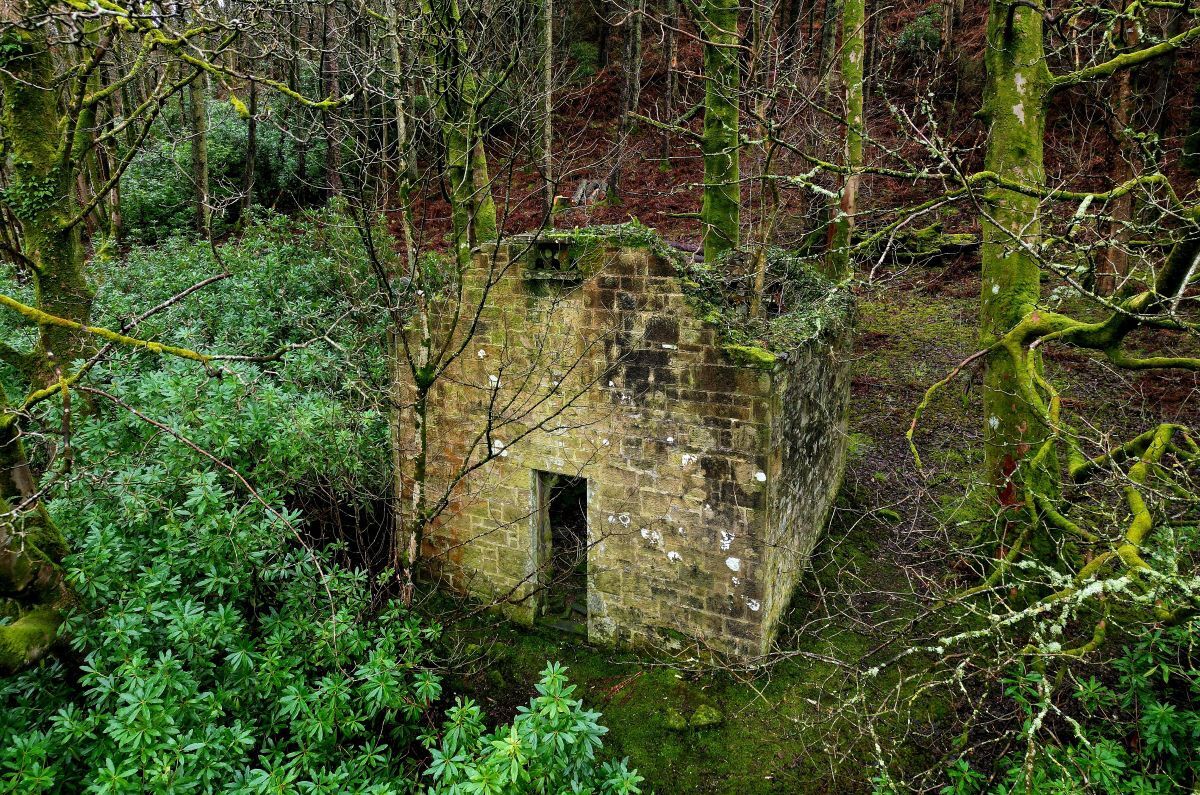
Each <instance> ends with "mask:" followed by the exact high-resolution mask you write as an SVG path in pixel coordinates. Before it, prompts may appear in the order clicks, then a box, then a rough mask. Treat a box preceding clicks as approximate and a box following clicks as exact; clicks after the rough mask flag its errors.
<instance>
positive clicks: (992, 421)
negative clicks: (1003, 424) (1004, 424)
mask: <svg viewBox="0 0 1200 795" xmlns="http://www.w3.org/2000/svg"><path fill="white" fill-rule="evenodd" d="M988 427H989V428H991V429H992V430H993V431H994V430H996V429H997V428H999V427H1000V418H999V417H997V416H996V415H995V414H993V415H992V416H990V417H988Z"/></svg>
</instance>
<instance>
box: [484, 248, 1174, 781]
mask: <svg viewBox="0 0 1200 795" xmlns="http://www.w3.org/2000/svg"><path fill="white" fill-rule="evenodd" d="M978 290H979V279H978V271H977V269H976V268H973V267H972V264H971V263H970V261H969V260H966V261H961V260H960V261H958V262H954V263H947V264H946V265H944V266H941V267H937V268H917V269H910V270H909V271H907V272H906V273H905V274H904V275H902V276H900V277H895V278H892V279H890V280H889V281H888V282H886V283H884V284H880V285H877V286H875V287H863V288H860V289H859V291H858V292H859V294H858V296H857V307H858V308H857V322H856V339H857V342H856V352H855V354H854V355H855V361H854V364H853V368H854V379H853V387H852V388H853V396H852V400H851V419H850V431H851V438H850V461H849V466H848V470H847V473H846V479H845V483H844V486H843V491H842V495H841V497H840V499H839V502H838V506H837V508H836V510H835V513H834V516H833V518H832V521H831V526H830V529H829V532H828V534H827V536H826V538H825V540H824V541H823V543H822V544H821V545H820V546H819V547H818V550H817V554H816V556H815V558H814V561H813V566H812V569H811V570H810V571H809V572H808V573H807V574H806V575H805V577H804V579H803V581H802V582H801V584H800V587H799V588H798V590H797V594H796V598H795V599H794V601H793V604H792V606H791V610H790V612H789V614H788V615H787V616H786V617H785V623H784V626H783V627H782V629H781V631H780V636H779V649H780V655H779V657H780V658H779V660H778V661H776V662H774V663H773V664H771V665H770V666H768V667H766V668H764V669H763V670H761V671H759V672H757V673H755V674H749V673H742V672H736V671H729V670H725V671H720V670H708V671H705V672H698V671H695V670H692V666H689V665H687V664H683V663H680V662H678V661H673V660H670V659H665V658H662V657H653V656H645V655H643V656H638V655H636V654H632V653H626V652H614V651H610V650H604V649H597V648H592V647H589V646H586V645H581V644H580V643H578V642H577V641H575V640H572V639H567V638H563V637H559V636H557V635H555V634H554V633H552V632H548V631H545V630H534V631H527V630H522V629H520V628H516V627H513V626H511V625H508V624H506V623H504V622H503V621H501V620H500V619H498V618H491V617H481V618H477V619H475V621H474V622H473V623H471V624H468V625H463V626H462V631H463V633H464V635H465V636H466V642H472V643H477V644H479V645H480V647H481V648H485V649H486V652H485V653H484V658H483V661H482V664H481V665H480V666H479V670H480V673H478V674H476V675H472V676H467V677H465V678H464V680H463V681H462V682H461V685H462V687H463V689H464V690H465V691H466V692H467V693H468V694H470V695H473V696H474V697H476V698H478V699H479V700H480V701H481V702H482V703H483V705H484V706H485V708H487V709H488V711H489V714H490V715H491V716H492V717H493V719H500V718H505V717H507V716H508V715H510V714H511V712H512V711H513V710H515V708H516V706H517V705H518V704H521V703H526V702H527V701H528V699H529V697H530V695H531V694H532V692H533V684H534V683H535V682H536V680H537V678H538V672H539V671H540V670H541V669H542V668H543V667H544V666H545V664H546V662H547V661H548V660H557V661H560V662H562V663H563V664H565V665H567V666H568V668H569V669H570V671H569V675H570V676H571V678H572V681H574V682H577V683H578V684H579V685H580V691H581V693H582V695H583V697H584V699H585V701H586V702H587V703H588V704H589V706H591V707H592V708H595V709H599V710H601V711H602V712H603V713H604V720H603V722H604V723H605V725H607V726H608V727H609V728H610V731H611V733H610V735H609V737H608V741H607V749H608V751H609V752H611V753H613V754H615V755H617V756H628V757H629V758H630V761H631V763H632V764H633V765H635V766H637V768H638V769H639V770H640V772H641V773H642V775H644V776H645V777H646V779H647V784H648V787H647V790H650V789H651V788H652V789H653V791H655V792H658V793H745V794H747V795H752V794H753V793H784V792H786V793H834V792H836V793H855V792H869V791H870V790H871V784H870V778H871V777H872V776H873V775H874V773H875V769H874V768H873V767H872V762H873V758H872V757H873V754H872V748H871V740H870V738H869V737H867V736H865V735H864V732H863V727H862V725H861V724H860V723H856V722H855V721H854V715H853V714H847V713H845V712H842V711H840V707H841V706H842V704H843V702H844V700H845V698H846V697H847V694H848V693H850V692H852V691H851V686H852V684H853V681H854V675H855V674H856V673H857V672H860V671H861V670H863V669H864V668H865V667H867V666H869V665H872V664H874V663H873V662H872V660H879V659H880V657H881V656H882V654H883V653H882V652H881V651H880V650H881V649H896V648H899V647H901V646H902V645H903V644H905V643H906V642H907V641H908V640H909V639H910V638H912V637H914V636H915V635H916V633H917V632H919V628H914V627H913V626H911V621H910V620H911V618H912V617H913V616H914V615H916V613H917V610H918V608H917V606H916V605H918V604H920V602H921V597H922V596H923V594H922V593H921V589H922V588H929V587H934V586H935V585H937V584H944V583H947V582H949V581H956V582H967V581H969V580H970V578H971V577H972V576H973V574H972V572H971V571H969V570H965V569H963V568H962V567H961V566H960V563H959V561H958V557H957V555H956V553H955V549H954V543H955V542H956V541H958V540H962V539H963V538H965V532H966V531H961V530H957V529H956V528H955V527H954V525H953V521H952V520H953V517H954V515H955V514H956V512H957V509H958V508H960V507H961V506H962V504H963V502H964V499H965V495H967V494H969V493H970V492H971V491H972V488H973V487H974V486H975V485H976V482H977V481H976V478H975V473H976V472H977V471H978V469H979V466H980V460H981V451H980V441H981V437H982V433H981V427H980V426H981V420H980V418H979V408H978V394H977V390H978V385H977V384H976V383H975V377H974V376H973V374H971V373H964V375H963V376H962V377H961V378H960V379H958V380H956V381H955V383H954V384H953V385H952V387H951V388H949V389H946V390H944V391H943V393H942V394H941V395H940V396H939V397H938V398H937V399H936V400H935V401H934V402H933V404H932V405H931V406H930V408H929V409H928V411H927V412H926V414H925V416H924V417H923V419H922V422H921V424H920V426H919V428H918V431H917V434H916V441H917V444H918V447H919V449H920V452H921V455H922V459H923V464H924V469H923V471H918V470H917V468H916V465H915V463H914V461H913V458H912V455H911V452H910V450H909V447H908V442H907V441H906V439H905V437H904V434H905V431H907V429H908V427H909V424H910V423H911V421H912V416H913V410H914V408H915V406H916V405H917V403H918V402H919V401H920V399H921V396H922V395H923V393H924V392H925V390H926V389H927V388H928V387H929V385H930V384H932V383H934V382H935V381H937V380H938V379H940V378H942V377H943V376H944V375H946V373H948V372H949V371H950V370H951V369H952V368H953V367H954V366H955V365H956V364H957V363H959V362H960V361H962V360H963V359H964V358H966V357H967V356H969V355H970V354H971V353H973V352H974V351H975V350H976V347H977V337H978V314H977V306H978ZM1048 368H1049V370H1050V372H1051V373H1052V374H1053V375H1054V377H1055V378H1056V381H1057V382H1058V383H1059V384H1060V385H1061V386H1062V389H1063V390H1064V394H1065V395H1068V396H1070V397H1071V399H1072V400H1076V401H1078V402H1079V404H1085V403H1086V405H1087V406H1088V408H1089V413H1090V416H1092V417H1094V418H1095V421H1096V422H1097V424H1098V425H1102V426H1105V427H1111V428H1114V429H1118V430H1119V431H1124V430H1125V429H1129V428H1134V427H1137V426H1143V427H1144V423H1145V422H1146V421H1148V420H1150V419H1152V418H1153V417H1155V416H1161V414H1162V411H1161V409H1162V403H1163V401H1162V399H1161V398H1162V396H1163V395H1166V396H1167V397H1168V398H1170V396H1171V395H1174V394H1175V393H1176V392H1179V393H1180V394H1192V393H1191V391H1190V390H1191V389H1193V388H1194V386H1195V377H1194V376H1191V375H1188V376H1179V377H1178V378H1177V379H1175V380H1179V379H1183V380H1182V381H1180V383H1178V384H1176V383H1175V381H1174V380H1172V381H1168V382H1167V384H1166V385H1165V386H1156V387H1154V388H1151V386H1148V385H1150V384H1158V383H1159V382H1158V381H1155V380H1152V379H1144V378H1142V377H1141V376H1134V377H1132V378H1125V377H1122V376H1118V375H1114V374H1112V373H1110V372H1109V371H1107V370H1106V369H1105V368H1103V367H1100V366H1098V365H1096V364H1094V363H1091V362H1089V361H1088V360H1086V359H1085V358H1084V357H1080V356H1076V355H1074V354H1071V353H1069V352H1067V353H1056V354H1054V355H1052V356H1050V357H1048ZM1189 379H1190V380H1189ZM1185 382H1186V383H1185ZM1155 390H1157V391H1155ZM1156 399H1157V403H1156ZM1168 403H1169V401H1168ZM1180 405H1181V406H1182V405H1183V404H1180ZM1131 407H1132V408H1134V409H1135V411H1133V412H1132V413H1131V412H1130V408H1131ZM1184 408H1186V407H1184ZM1184 408H1180V411H1183V410H1184ZM1193 413H1194V409H1193ZM914 574H917V575H918V576H915V577H914V576H913V575H914ZM872 655H874V656H872ZM915 662H916V667H918V668H919V667H920V666H921V664H922V663H921V661H915ZM886 684H887V683H886V682H881V683H880V685H881V687H880V692H884V691H885V690H886V687H883V685H886ZM701 705H710V706H712V707H715V708H716V709H718V710H719V711H720V712H721V714H722V717H723V720H722V722H721V723H720V725H718V726H714V727H711V728H706V729H700V730H698V729H692V728H686V729H681V728H680V725H679V724H680V719H681V718H682V719H683V720H684V721H686V720H688V719H689V718H690V717H691V716H692V715H693V714H694V713H695V711H696V710H697V709H698V708H699V707H700V706H701ZM954 709H956V705H955V704H951V703H947V702H945V701H944V700H940V699H937V698H923V699H918V700H916V701H915V702H914V703H913V704H912V705H911V706H910V707H909V708H907V710H906V714H905V717H906V719H907V720H908V721H909V723H908V724H907V725H905V726H903V727H901V726H900V725H899V724H892V725H891V726H890V729H891V731H892V734H891V736H887V737H883V738H881V739H882V741H883V745H884V746H885V747H888V748H889V751H888V752H887V753H888V755H889V761H890V762H891V763H893V764H895V765H897V766H900V767H912V766H921V767H923V766H925V765H929V764H932V763H934V762H936V760H937V758H938V755H939V753H940V752H941V751H942V750H944V749H946V748H947V747H948V745H949V742H950V739H951V738H950V737H948V736H947V734H948V730H949V726H951V725H952V722H949V721H945V720H943V718H944V717H945V716H946V715H947V714H948V713H949V712H951V711H953V710H954ZM881 728H882V729H883V730H889V724H887V723H886V722H885V723H882V724H881ZM902 732H903V733H902Z"/></svg>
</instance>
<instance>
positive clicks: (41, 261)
mask: <svg viewBox="0 0 1200 795" xmlns="http://www.w3.org/2000/svg"><path fill="white" fill-rule="evenodd" d="M27 11H28V9H27V8H26V7H25V4H16V5H9V6H7V7H3V8H0V22H9V21H15V19H19V18H20V17H21V16H22V14H23V13H25V12H27ZM10 17H12V18H10ZM8 36H9V38H10V44H16V45H17V46H18V47H20V48H21V50H22V56H23V57H20V58H12V59H10V60H9V61H8V65H7V68H5V69H4V70H0V127H2V128H3V129H4V130H5V132H6V143H7V146H8V151H7V153H6V154H7V156H8V158H9V162H10V163H12V164H13V168H12V172H11V179H10V183H9V185H8V189H7V190H6V191H5V193H4V195H3V197H2V199H0V200H2V201H4V203H5V205H6V208H7V211H8V213H9V214H11V215H12V216H13V217H15V218H16V219H18V220H19V221H20V223H21V250H22V253H23V254H24V256H25V258H26V259H27V261H28V263H29V265H30V273H31V275H32V278H33V282H34V288H35V298H36V304H37V307H38V308H39V309H41V310H42V311H44V312H46V313H49V314H51V315H55V316H58V317H63V318H66V319H69V320H72V321H76V322H78V323H84V324H86V323H87V322H88V320H89V319H90V315H91V307H92V291H91V289H90V288H89V286H88V284H87V279H86V277H85V274H84V256H83V248H82V245H81V242H80V238H79V224H78V215H79V213H80V212H81V210H82V208H81V207H80V206H79V203H78V201H77V198H76V194H75V191H74V185H73V184H72V183H73V179H74V175H75V170H76V169H75V168H74V166H76V165H77V163H76V161H75V160H74V159H73V153H75V150H74V143H75V141H74V140H73V138H72V136H71V135H70V134H69V132H68V130H69V126H68V125H67V124H65V123H64V119H63V117H62V115H61V111H60V105H59V101H58V94H57V85H58V81H57V75H56V74H55V69H54V62H53V56H52V55H51V53H50V48H49V42H48V41H47V35H46V29H45V28H44V27H42V26H34V27H29V28H22V27H13V28H10V29H9V31H8ZM90 347H91V346H90V339H89V338H88V336H87V335H86V334H84V333H82V332H80V331H77V330H75V329H73V328H64V327H62V326H58V325H53V324H39V327H38V342H37V345H36V347H35V349H34V351H33V353H32V354H30V355H27V356H26V355H20V354H17V353H15V352H14V353H13V355H14V357H15V356H18V355H19V356H20V358H21V359H23V362H24V366H23V367H21V368H20V369H21V374H22V376H24V377H25V378H26V379H28V381H29V382H30V383H31V384H35V385H36V384H47V383H50V382H53V381H55V380H57V378H58V373H59V372H60V371H61V367H62V366H63V365H65V364H66V363H68V362H70V361H71V360H73V359H75V358H78V357H80V356H82V355H84V354H85V353H86V352H87V351H89V350H90ZM25 417H26V414H25V413H24V412H18V411H16V410H14V409H13V408H10V407H9V405H8V403H7V400H6V399H5V398H4V395H3V394H2V391H0V606H2V607H3V608H5V612H7V611H8V609H11V608H12V607H16V612H17V616H16V620H15V621H13V622H12V623H10V624H7V625H5V626H3V627H0V673H9V672H11V671H14V670H17V669H19V668H22V667H24V666H27V665H29V664H31V663H33V662H35V661H36V660H37V659H39V658H40V657H41V656H42V655H43V654H44V653H45V652H46V650H47V649H48V648H49V647H50V644H51V643H52V642H53V640H54V637H55V634H56V632H57V629H58V625H59V622H60V621H61V618H60V616H59V614H58V611H57V609H56V608H58V607H59V606H61V605H62V604H63V603H64V601H65V596H66V589H65V586H64V585H63V582H62V576H61V570H60V569H59V567H58V563H59V561H61V560H62V556H63V555H64V554H65V553H66V545H65V543H64V542H63V538H62V535H61V533H60V532H59V531H58V528H56V527H55V526H54V523H53V522H52V521H50V517H49V516H48V515H47V514H46V512H45V509H44V508H42V506H41V505H40V504H38V503H37V500H36V492H37V489H36V484H35V481H34V476H33V473H32V472H31V469H30V466H29V462H28V460H27V459H26V456H25V450H24V447H23V445H22V442H21V428H20V423H21V422H22V421H23V420H24V418H25Z"/></svg>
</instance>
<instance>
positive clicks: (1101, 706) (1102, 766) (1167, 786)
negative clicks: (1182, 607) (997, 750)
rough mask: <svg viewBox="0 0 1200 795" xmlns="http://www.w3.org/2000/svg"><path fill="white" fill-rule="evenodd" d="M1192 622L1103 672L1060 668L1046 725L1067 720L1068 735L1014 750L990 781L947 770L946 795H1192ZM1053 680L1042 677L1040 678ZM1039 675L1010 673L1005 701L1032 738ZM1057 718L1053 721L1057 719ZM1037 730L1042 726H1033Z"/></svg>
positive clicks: (961, 769)
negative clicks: (1062, 684) (1062, 693)
mask: <svg viewBox="0 0 1200 795" xmlns="http://www.w3.org/2000/svg"><path fill="white" fill-rule="evenodd" d="M1198 643H1200V633H1198V632H1197V628H1196V625H1195V622H1189V623H1187V624H1184V625H1182V626H1178V627H1171V628H1154V629H1151V630H1149V631H1147V632H1146V633H1145V634H1144V635H1142V636H1140V637H1137V638H1133V639H1128V642H1127V645H1126V646H1124V647H1123V648H1122V649H1121V650H1120V652H1119V654H1118V655H1117V656H1116V657H1115V658H1114V659H1113V660H1112V661H1111V662H1110V663H1109V664H1108V665H1106V666H1102V670H1098V671H1097V670H1093V671H1092V672H1085V671H1084V666H1083V665H1082V664H1081V663H1069V662H1067V661H1064V662H1063V665H1065V666H1069V667H1068V668H1067V669H1066V670H1065V671H1064V674H1066V681H1067V682H1068V683H1069V685H1068V687H1067V688H1066V690H1067V693H1068V694H1069V697H1066V698H1063V699H1055V701H1056V704H1057V706H1056V707H1055V708H1054V709H1052V710H1050V712H1049V715H1050V720H1052V721H1053V722H1055V723H1058V722H1059V720H1062V718H1058V716H1065V719H1066V723H1065V724H1064V726H1065V728H1066V730H1065V731H1064V732H1061V733H1057V740H1056V741H1055V740H1052V739H1051V738H1050V736H1049V734H1048V733H1046V732H1043V733H1042V735H1040V736H1037V737H1035V738H1034V741H1035V742H1034V746H1033V747H1034V753H1033V755H1032V756H1028V755H1027V746H1026V743H1025V742H1024V739H1025V738H1024V737H1022V738H1021V739H1022V742H1019V743H1017V744H1016V749H1017V750H1015V751H1012V752H1010V753H1009V754H1008V755H1006V756H1004V757H1003V758H1002V759H1000V760H999V763H998V764H997V765H996V776H995V778H996V779H997V781H994V782H993V783H992V786H991V787H990V788H988V787H987V777H986V776H984V775H983V774H981V773H980V772H978V771H975V770H973V769H972V767H971V765H970V764H968V762H967V761H966V760H962V759H960V760H956V761H955V763H954V764H953V765H952V766H951V767H950V768H949V769H948V770H947V778H948V779H949V781H950V783H949V785H948V786H946V787H945V788H944V789H942V793H944V794H945V795H971V794H972V793H982V792H985V791H986V792H989V793H998V794H999V795H1010V794H1011V795H1017V794H1018V793H1024V792H1028V791H1032V792H1038V793H1048V794H1053V793H1063V795H1066V794H1067V793H1082V792H1096V793H1110V794H1111V795H1128V794H1130V793H1136V794H1137V795H1151V794H1152V793H1153V794H1155V795H1157V794H1158V793H1163V794H1165V793H1168V792H1191V791H1193V790H1194V789H1195V787H1196V785H1197V783H1198V782H1200V756H1198V755H1197V754H1196V747H1197V741H1198V739H1200V666H1197V662H1196V657H1195V655H1196V647H1197V644H1198ZM1045 675H1046V676H1049V675H1051V674H1050V673H1047V674H1045ZM1043 676H1044V674H1043V673H1042V672H1040V671H1037V670H1023V671H1014V672H1012V674H1011V675H1010V676H1009V678H1008V679H1007V688H1006V693H1007V694H1008V696H1009V697H1010V698H1011V699H1012V700H1013V701H1015V703H1016V704H1017V706H1018V708H1019V709H1020V711H1021V713H1022V714H1023V715H1024V724H1023V728H1022V730H1021V733H1022V735H1025V734H1026V733H1027V732H1029V731H1037V728H1032V729H1031V728H1030V727H1031V726H1034V725H1035V724H1034V717H1035V715H1038V714H1040V713H1042V712H1043V708H1042V698H1041V697H1040V695H1039V691H1041V690H1043V689H1044V688H1042V687H1040V685H1041V684H1042V681H1043ZM1056 718H1058V719H1057V720H1056ZM1037 724H1038V725H1040V724H1041V721H1038V722H1037Z"/></svg>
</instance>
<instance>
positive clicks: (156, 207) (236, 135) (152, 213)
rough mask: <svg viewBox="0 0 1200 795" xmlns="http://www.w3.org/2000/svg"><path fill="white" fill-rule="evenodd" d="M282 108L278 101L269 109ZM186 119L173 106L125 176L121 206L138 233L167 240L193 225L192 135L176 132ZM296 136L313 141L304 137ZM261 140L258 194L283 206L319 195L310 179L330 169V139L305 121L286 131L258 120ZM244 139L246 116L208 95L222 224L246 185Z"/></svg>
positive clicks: (212, 170)
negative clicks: (327, 158)
mask: <svg viewBox="0 0 1200 795" xmlns="http://www.w3.org/2000/svg"><path fill="white" fill-rule="evenodd" d="M282 102H283V100H277V101H276V102H275V104H276V105H280V104H281V103H282ZM280 113H282V110H281V109H278V108H276V109H273V113H272V114H271V115H273V116H278V115H279V114H280ZM263 115H266V114H263ZM183 124H184V122H183V120H182V119H181V118H180V116H179V111H178V108H176V107H171V108H169V112H167V113H165V114H164V116H163V118H162V119H160V120H159V122H158V123H157V124H155V126H154V129H153V130H152V134H151V135H150V136H149V137H148V139H147V140H146V142H144V143H143V145H142V148H141V150H140V151H139V152H138V153H137V155H135V156H134V158H133V162H132V163H130V166H129V169H128V170H127V171H126V172H125V174H124V175H123V176H122V178H121V211H122V213H123V215H124V222H125V226H126V229H127V231H128V234H129V237H130V238H131V239H133V240H137V241H143V242H151V241H158V240H163V239H164V238H166V237H169V236H171V235H174V234H179V233H181V232H186V231H188V230H190V229H191V228H192V225H193V205H194V191H195V189H194V186H193V184H192V180H191V145H190V143H189V139H188V137H187V136H181V135H179V134H178V130H180V129H183ZM298 136H299V137H300V138H304V137H307V138H310V139H311V140H310V142H309V143H304V142H302V141H300V140H297V137H298ZM256 139H257V149H258V156H257V157H256V158H255V161H254V164H255V176H254V194H255V195H254V197H253V198H254V201H256V202H257V203H259V204H263V205H276V204H281V205H282V206H283V207H285V208H291V207H294V206H302V205H306V204H310V203H312V202H313V201H314V200H315V199H316V198H317V193H316V191H314V189H313V186H314V185H319V184H321V181H322V179H323V177H322V174H323V172H324V169H325V142H324V139H323V138H322V137H321V136H319V135H316V128H315V127H313V126H312V125H307V126H306V125H304V124H301V125H299V128H298V129H296V130H291V131H285V130H282V129H280V127H279V126H278V125H276V124H272V123H266V122H260V123H259V124H258V127H257V133H256ZM247 140H248V138H247V129H246V121H245V120H244V119H242V118H241V117H240V116H239V115H238V114H237V111H236V110H235V109H234V108H233V106H232V105H231V104H230V103H228V102H224V101H219V100H212V101H210V102H209V103H208V166H209V189H210V191H211V197H210V203H211V204H212V206H213V207H214V208H215V210H216V212H214V222H215V223H216V224H217V225H218V226H220V224H221V223H222V222H223V221H232V220H234V219H235V204H236V203H235V201H234V200H235V198H236V197H237V196H238V195H239V194H240V191H241V187H242V181H243V171H244V170H245V163H246V146H247ZM302 155H303V156H302Z"/></svg>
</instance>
